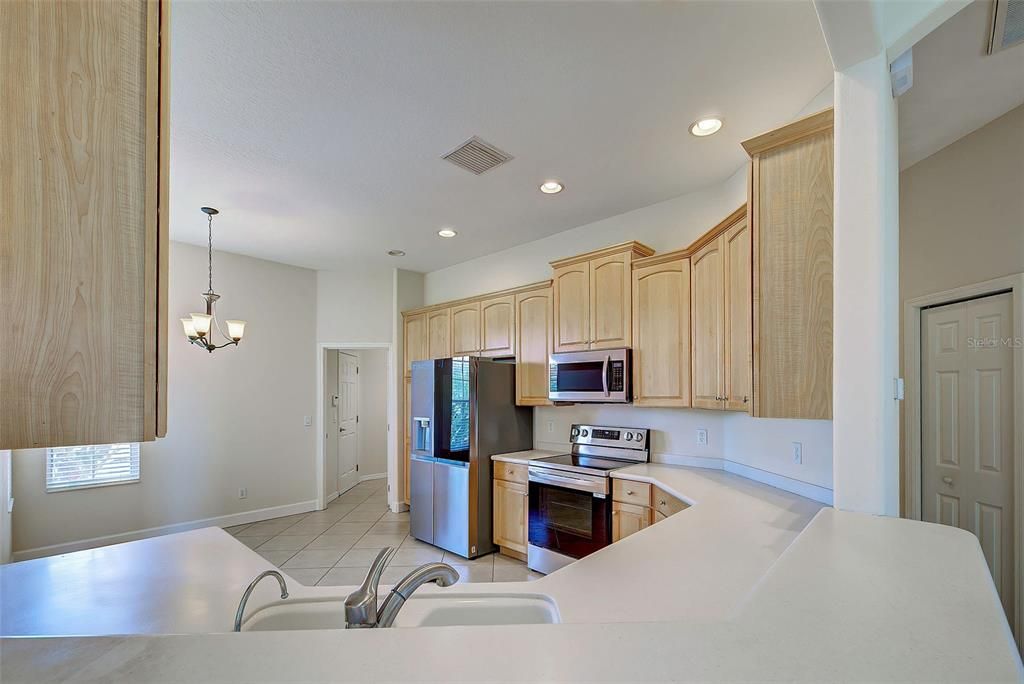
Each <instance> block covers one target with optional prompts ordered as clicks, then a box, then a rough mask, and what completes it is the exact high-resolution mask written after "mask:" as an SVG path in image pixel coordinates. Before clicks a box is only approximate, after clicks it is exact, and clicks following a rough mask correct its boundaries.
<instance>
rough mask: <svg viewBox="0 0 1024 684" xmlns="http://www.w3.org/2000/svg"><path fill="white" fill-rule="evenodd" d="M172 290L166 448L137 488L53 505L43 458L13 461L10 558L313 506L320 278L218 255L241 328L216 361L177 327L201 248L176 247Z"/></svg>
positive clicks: (28, 453) (229, 307)
mask: <svg viewBox="0 0 1024 684" xmlns="http://www.w3.org/2000/svg"><path fill="white" fill-rule="evenodd" d="M169 286H170V287H169V290H170V291H169V301H168V309H169V315H170V320H171V322H172V323H173V324H174V325H173V326H172V327H171V329H170V335H169V339H168V342H169V349H168V382H169V384H168V391H167V399H168V428H167V437H165V438H163V439H159V440H157V441H155V442H146V443H144V444H143V445H142V449H141V458H142V464H141V474H142V480H141V482H139V483H138V484H126V485H117V486H111V487H101V488H94V489H84V490H78V491H68V492H59V493H53V494H46V493H45V475H44V466H45V450H44V449H33V450H24V451H17V452H15V453H14V470H13V475H14V495H15V499H16V501H17V514H16V515H15V516H14V521H13V522H14V549H15V551H16V552H25V551H27V550H31V549H36V548H39V547H44V546H48V545H52V544H61V543H64V542H74V541H79V540H87V539H90V538H93V537H101V536H106V535H116V534H119V533H129V532H132V531H135V530H140V529H144V528H152V527H159V526H164V525H171V524H175V523H186V522H189V521H195V520H200V519H205V518H212V517H217V516H224V515H228V514H236V513H241V512H245V511H252V510H255V509H264V508H271V507H277V506H286V505H289V504H302V503H304V502H309V501H311V500H312V499H314V498H315V496H316V491H315V488H316V483H315V477H314V467H313V464H314V449H315V442H314V439H315V433H314V429H313V428H312V427H304V426H303V416H312V415H314V413H315V403H314V402H315V396H316V388H315V381H316V360H315V355H314V350H315V343H314V342H315V336H316V275H315V273H314V272H313V271H310V270H307V269H302V268H295V267H292V266H285V265H282V264H277V263H273V262H269V261H263V260H260V259H252V258H249V257H244V256H238V255H234V254H227V253H221V252H215V253H214V288H215V289H216V290H217V291H218V292H220V293H221V294H222V295H223V299H222V300H221V302H220V303H221V308H220V318H221V320H224V319H226V318H236V317H237V318H244V319H245V320H247V321H248V326H247V327H246V336H245V339H244V340H243V341H242V343H241V345H239V346H238V347H237V348H226V349H222V350H219V351H216V352H214V353H213V354H208V353H206V352H204V351H202V350H200V349H199V348H198V347H195V346H192V345H190V344H188V342H187V341H186V340H185V339H184V337H183V336H182V335H181V333H180V325H178V323H177V319H178V318H179V317H181V316H184V315H186V314H188V313H189V312H191V311H196V310H199V307H200V306H201V305H202V300H201V299H200V297H199V293H200V292H201V291H203V290H205V289H206V250H205V249H204V248H201V247H195V246H192V245H185V244H180V243H175V242H172V243H171V253H170V283H169ZM239 487H246V488H247V489H248V498H246V499H239V498H238V489H239ZM292 512H294V511H292ZM275 514H282V513H275ZM268 517H269V516H268ZM175 531H176V530H175ZM122 540H123V539H121V538H118V539H115V540H114V541H122ZM24 556H25V554H24V553H22V554H21V556H20V557H24Z"/></svg>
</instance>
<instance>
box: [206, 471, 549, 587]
mask: <svg viewBox="0 0 1024 684" xmlns="http://www.w3.org/2000/svg"><path fill="white" fill-rule="evenodd" d="M386 486H387V485H386V483H385V481H384V480H368V481H366V482H361V483H360V484H358V485H356V486H355V487H353V488H352V489H350V490H349V491H347V492H345V493H344V494H342V495H341V496H339V497H338V498H337V499H335V500H334V501H332V502H331V503H330V504H328V505H327V508H326V509H324V510H322V511H314V512H312V513H300V514H298V515H289V516H287V517H284V518H272V519H270V520H263V521H261V522H256V523H250V524H248V525H237V526H235V527H227V528H225V529H226V530H227V531H228V532H230V533H231V534H232V535H234V536H235V537H236V538H237V539H238V541H240V542H243V543H244V544H245V545H246V546H248V547H249V548H251V549H255V550H256V553H258V554H260V555H261V556H263V557H264V558H266V559H267V560H268V561H270V562H271V563H273V564H274V565H276V566H277V567H279V568H281V570H283V571H284V572H285V573H286V574H287V575H289V576H290V577H292V578H293V579H295V580H296V581H297V582H300V583H301V584H304V585H306V586H312V585H314V584H315V585H319V586H324V585H356V584H359V583H360V582H362V581H363V577H365V576H366V572H367V570H369V567H370V563H371V562H372V561H373V559H374V558H375V557H376V556H377V552H378V551H380V550H381V549H382V548H384V547H385V546H397V547H398V552H397V553H396V554H395V555H394V557H393V558H392V559H391V562H390V563H389V565H388V567H387V568H386V569H385V570H384V573H383V574H382V575H381V584H394V583H395V582H397V581H398V580H399V579H401V578H402V577H404V576H405V575H406V573H408V572H410V571H411V570H412V569H413V568H414V567H416V566H418V565H422V564H423V563H429V562H432V561H440V560H443V561H444V562H445V563H448V564H449V565H451V566H452V567H454V568H455V569H456V570H458V571H459V577H460V579H459V581H460V582H520V581H528V580H533V579H536V578H538V577H540V575H539V574H537V573H535V572H533V571H532V570H529V569H528V568H527V567H526V564H525V563H523V562H521V561H517V560H515V559H512V558H507V557H505V556H501V555H499V554H496V553H494V554H491V555H489V556H483V557H481V558H477V559H474V560H466V559H465V558H462V557H461V556H457V555H455V554H453V553H451V552H448V551H444V550H443V549H439V548H437V547H436V546H431V545H430V544H425V543H423V542H421V541H418V540H416V539H413V538H412V537H410V536H409V514H408V513H391V512H390V511H388V506H387V500H386Z"/></svg>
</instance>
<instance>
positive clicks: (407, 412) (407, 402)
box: [402, 377, 412, 503]
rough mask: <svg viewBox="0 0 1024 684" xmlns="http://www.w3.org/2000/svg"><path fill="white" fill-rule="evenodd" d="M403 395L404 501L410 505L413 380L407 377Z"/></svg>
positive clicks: (403, 384) (403, 386) (403, 385)
mask: <svg viewBox="0 0 1024 684" xmlns="http://www.w3.org/2000/svg"><path fill="white" fill-rule="evenodd" d="M402 395H403V401H402V406H404V407H405V408H404V409H403V411H404V413H403V415H404V416H405V420H404V421H403V423H402V425H403V428H404V429H403V430H402V433H403V434H404V436H405V440H404V441H405V450H404V451H403V452H402V453H404V454H405V457H404V458H403V460H402V464H403V465H402V472H403V474H404V476H403V482H404V483H405V484H404V485H403V490H404V491H403V493H402V500H403V501H405V503H409V470H410V458H411V457H412V378H409V377H407V378H405V382H404V383H402Z"/></svg>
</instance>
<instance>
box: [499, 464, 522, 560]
mask: <svg viewBox="0 0 1024 684" xmlns="http://www.w3.org/2000/svg"><path fill="white" fill-rule="evenodd" d="M526 491H527V490H526V485H525V484H521V483H518V482H508V481H505V480H494V543H495V544H497V545H498V546H500V547H502V548H503V549H511V550H512V551H517V552H519V553H526V529H527V511H528V508H527V493H526Z"/></svg>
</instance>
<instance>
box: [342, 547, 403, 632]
mask: <svg viewBox="0 0 1024 684" xmlns="http://www.w3.org/2000/svg"><path fill="white" fill-rule="evenodd" d="M395 551H397V549H396V548H394V547H393V546H388V547H386V548H383V549H381V550H380V553H378V554H377V558H375V559H374V561H373V564H372V565H371V566H370V570H369V571H368V572H367V573H366V577H365V578H364V579H363V583H362V584H361V585H360V586H359V588H358V589H356V590H355V591H353V592H352V593H351V594H349V595H348V598H346V599H345V629H360V628H364V627H376V626H377V585H378V584H379V583H380V574H381V573H382V572H384V567H385V566H386V565H387V564H388V561H389V560H391V556H393V555H394V554H395Z"/></svg>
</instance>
